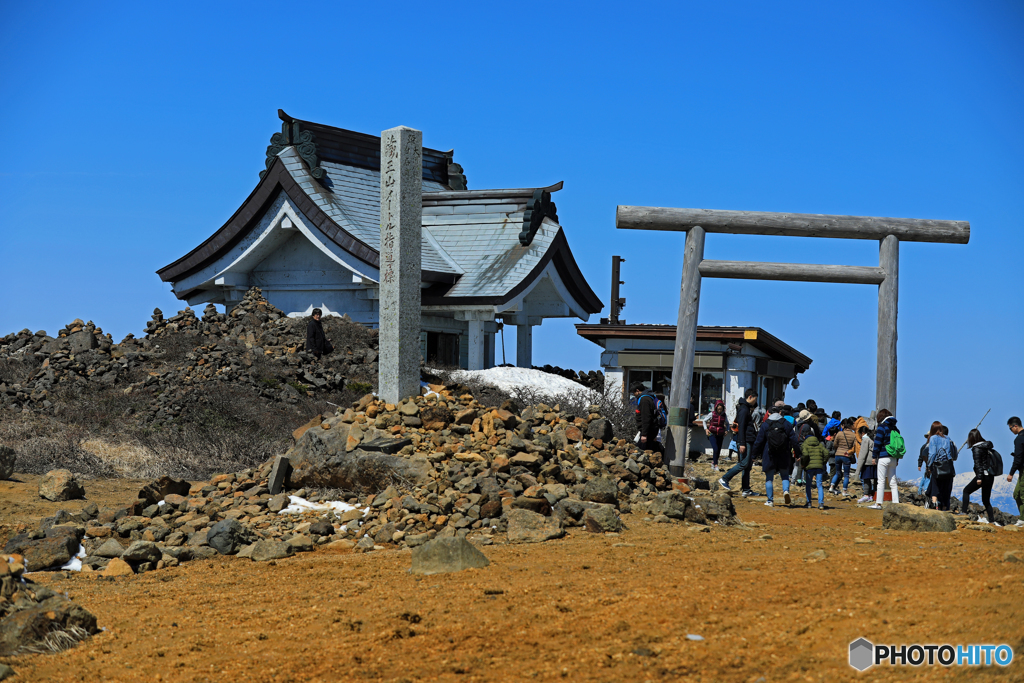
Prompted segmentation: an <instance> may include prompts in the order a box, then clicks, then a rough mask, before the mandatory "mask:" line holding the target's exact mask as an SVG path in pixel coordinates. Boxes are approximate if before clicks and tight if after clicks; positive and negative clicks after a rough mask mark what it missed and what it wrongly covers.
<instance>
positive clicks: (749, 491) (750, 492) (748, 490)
mask: <svg viewBox="0 0 1024 683" xmlns="http://www.w3.org/2000/svg"><path fill="white" fill-rule="evenodd" d="M756 495H757V493H756V492H755V491H751V490H750V489H747V490H746V491H744V492H743V497H744V498H750V497H751V496H756ZM1021 526H1024V524H1021Z"/></svg>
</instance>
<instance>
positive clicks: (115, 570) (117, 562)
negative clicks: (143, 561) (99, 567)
mask: <svg viewBox="0 0 1024 683" xmlns="http://www.w3.org/2000/svg"><path fill="white" fill-rule="evenodd" d="M133 574H135V570H134V569H132V566H131V565H130V564H128V563H127V562H125V561H124V560H122V559H121V558H120V557H115V558H113V559H111V560H110V562H108V563H107V567H106V569H104V570H103V576H131V575H133Z"/></svg>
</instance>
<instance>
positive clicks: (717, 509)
mask: <svg viewBox="0 0 1024 683" xmlns="http://www.w3.org/2000/svg"><path fill="white" fill-rule="evenodd" d="M693 502H694V503H695V504H696V505H698V506H699V507H700V510H701V512H703V513H704V516H705V517H706V518H707V520H708V521H709V522H718V523H719V524H725V525H730V524H739V519H738V518H737V517H736V506H735V505H733V503H732V496H730V495H729V494H728V493H726V492H725V491H719V492H717V493H715V494H714V495H711V496H695V497H694V499H693Z"/></svg>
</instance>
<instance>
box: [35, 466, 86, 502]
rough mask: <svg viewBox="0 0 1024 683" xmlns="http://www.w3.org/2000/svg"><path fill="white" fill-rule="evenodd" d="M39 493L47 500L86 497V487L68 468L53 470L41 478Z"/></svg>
mask: <svg viewBox="0 0 1024 683" xmlns="http://www.w3.org/2000/svg"><path fill="white" fill-rule="evenodd" d="M39 495H40V496H41V497H42V498H45V499H46V500H52V501H61V500H78V499H81V498H85V489H84V488H82V485H81V484H79V483H78V480H77V479H75V475H73V474H71V472H69V471H68V470H51V471H49V472H47V473H46V474H44V475H43V478H42V479H40V480H39Z"/></svg>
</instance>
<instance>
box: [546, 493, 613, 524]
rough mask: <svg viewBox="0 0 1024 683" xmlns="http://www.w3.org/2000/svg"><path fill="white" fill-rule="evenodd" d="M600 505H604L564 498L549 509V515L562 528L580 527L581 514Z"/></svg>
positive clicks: (581, 521) (581, 522)
mask: <svg viewBox="0 0 1024 683" xmlns="http://www.w3.org/2000/svg"><path fill="white" fill-rule="evenodd" d="M601 505H604V503H591V502H590V501H588V500H576V499H575V498H565V499H563V500H560V501H558V502H557V503H556V504H555V506H554V507H553V508H552V509H551V514H552V515H553V516H554V518H555V519H557V520H558V523H559V524H560V525H562V526H563V527H567V526H580V525H582V524H583V513H584V512H586V511H587V510H590V509H591V508H596V507H600V506H601Z"/></svg>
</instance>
